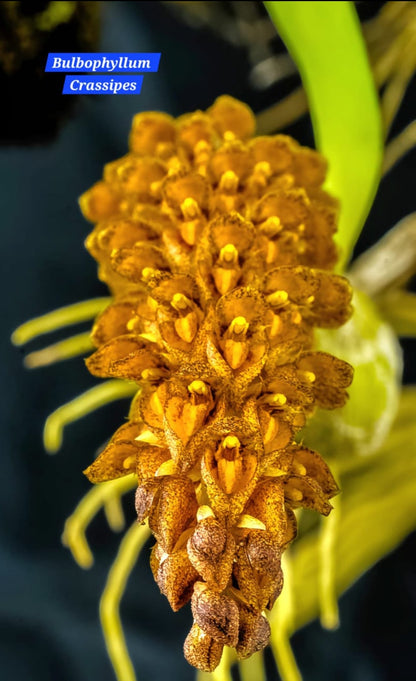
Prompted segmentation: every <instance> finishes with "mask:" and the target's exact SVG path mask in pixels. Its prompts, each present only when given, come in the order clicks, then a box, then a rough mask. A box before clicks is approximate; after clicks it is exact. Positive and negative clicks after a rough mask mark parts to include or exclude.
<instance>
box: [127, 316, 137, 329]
mask: <svg viewBox="0 0 416 681" xmlns="http://www.w3.org/2000/svg"><path fill="white" fill-rule="evenodd" d="M138 322H140V319H139V318H138V317H132V318H131V319H129V321H128V322H127V324H126V329H127V330H128V331H134V330H135V328H136V326H137V324H138Z"/></svg>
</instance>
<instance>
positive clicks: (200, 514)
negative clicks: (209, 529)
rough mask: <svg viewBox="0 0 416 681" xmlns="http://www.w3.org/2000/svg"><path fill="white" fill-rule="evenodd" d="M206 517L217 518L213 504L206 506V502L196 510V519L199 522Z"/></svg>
mask: <svg viewBox="0 0 416 681" xmlns="http://www.w3.org/2000/svg"><path fill="white" fill-rule="evenodd" d="M205 518H215V514H214V511H213V510H212V508H211V506H206V505H205V504H204V505H203V506H200V507H199V508H198V510H197V512H196V519H197V521H198V523H200V522H201V520H205Z"/></svg>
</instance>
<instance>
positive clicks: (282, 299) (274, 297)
mask: <svg viewBox="0 0 416 681" xmlns="http://www.w3.org/2000/svg"><path fill="white" fill-rule="evenodd" d="M288 299H289V295H288V293H287V291H275V292H274V293H271V294H270V295H268V296H267V301H268V302H269V303H270V304H271V305H274V306H279V305H285V304H286V303H287V301H288Z"/></svg>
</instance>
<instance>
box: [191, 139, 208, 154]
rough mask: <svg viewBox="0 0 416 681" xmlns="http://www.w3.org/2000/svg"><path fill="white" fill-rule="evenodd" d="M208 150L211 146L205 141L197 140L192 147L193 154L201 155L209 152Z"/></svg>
mask: <svg viewBox="0 0 416 681" xmlns="http://www.w3.org/2000/svg"><path fill="white" fill-rule="evenodd" d="M209 149H211V145H210V143H209V142H207V140H198V142H197V143H196V144H195V146H194V153H195V154H201V153H202V152H203V151H209Z"/></svg>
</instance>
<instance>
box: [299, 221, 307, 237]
mask: <svg viewBox="0 0 416 681" xmlns="http://www.w3.org/2000/svg"><path fill="white" fill-rule="evenodd" d="M297 229H298V232H299V234H303V232H304V231H305V229H306V227H305V225H304V224H303V222H302V224H301V225H298V228H297Z"/></svg>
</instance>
